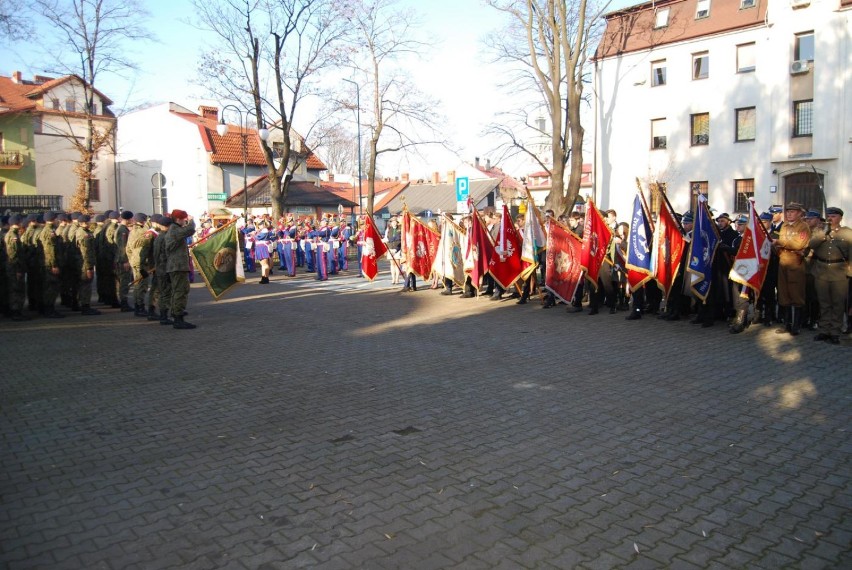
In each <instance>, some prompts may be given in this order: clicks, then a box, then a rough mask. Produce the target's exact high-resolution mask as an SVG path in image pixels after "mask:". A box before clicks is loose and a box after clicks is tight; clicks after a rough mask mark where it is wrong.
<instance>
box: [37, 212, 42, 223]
mask: <svg viewBox="0 0 852 570" xmlns="http://www.w3.org/2000/svg"><path fill="white" fill-rule="evenodd" d="M36 221H37V222H38V223H40V224H43V223H44V213H41V214H36Z"/></svg>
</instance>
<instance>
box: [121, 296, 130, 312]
mask: <svg viewBox="0 0 852 570" xmlns="http://www.w3.org/2000/svg"><path fill="white" fill-rule="evenodd" d="M119 308H120V309H121V312H122V313H129V312H130V311H132V310H133V307H131V306H130V303H128V302H127V299H126V298H125V299H122V300H121V304H120V305H119Z"/></svg>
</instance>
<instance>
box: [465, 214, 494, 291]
mask: <svg viewBox="0 0 852 570" xmlns="http://www.w3.org/2000/svg"><path fill="white" fill-rule="evenodd" d="M470 210H471V214H470V222H471V224H470V232H469V233H468V240H467V253H466V257H467V261H468V264H469V267H468V268H465V272H467V273H469V274H470V283H471V285H472V286H473V288H474V289H476V290H477V291H479V288H480V287H481V285H482V278H483V277H485V275H486V274H487V273H488V263H489V262H490V261H491V257H492V256H493V255H494V242H493V241H492V240H491V235H490V234H489V233H488V230H487V229H486V228H485V225H484V224H483V223H482V219H481V218H480V217H479V212H478V211H477V210H476V208H475V207H473V205H472V204H471V206H470Z"/></svg>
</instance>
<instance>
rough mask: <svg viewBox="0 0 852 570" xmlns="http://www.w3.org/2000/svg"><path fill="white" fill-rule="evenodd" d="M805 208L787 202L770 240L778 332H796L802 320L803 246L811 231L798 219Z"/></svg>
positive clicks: (806, 242) (803, 298)
mask: <svg viewBox="0 0 852 570" xmlns="http://www.w3.org/2000/svg"><path fill="white" fill-rule="evenodd" d="M804 214H805V208H804V207H803V206H802V205H801V204H799V203H796V202H790V203H789V204H787V208H786V209H785V210H784V223H783V224H781V228H780V229H779V230H778V239H776V240H775V241H774V242H773V245H774V246H775V250H776V251H777V252H778V304H779V305H781V307H782V310H783V311H784V312H785V313H786V317H785V320H784V323H785V325H786V326H785V327H784V328H782V329H777V330H776V331H775V332H777V333H779V334H783V333H790V334H791V335H793V336H795V335H798V334H799V330H800V327H801V323H802V308H803V307H804V306H805V248H807V247H808V242H809V241H810V238H811V230H810V228H808V225H807V224H806V223H805V222H804V221H803V220H802V216H803V215H804Z"/></svg>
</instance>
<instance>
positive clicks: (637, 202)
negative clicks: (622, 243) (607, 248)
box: [625, 192, 653, 289]
mask: <svg viewBox="0 0 852 570" xmlns="http://www.w3.org/2000/svg"><path fill="white" fill-rule="evenodd" d="M652 239H653V232H652V230H651V222H650V220H649V219H648V214H647V212H645V208H644V207H643V206H642V196H641V195H640V194H639V193H638V192H637V193H636V197H635V198H634V199H633V213H632V214H631V216H630V233H629V234H628V236H627V260H626V262H625V265H626V267H627V282H628V283H630V287H631V289H638V288H639V287H641V286H642V285H644V284H645V283H646V282H647V281H649V280H650V279H651V278H652V277H653V276H652V274H651V240H652Z"/></svg>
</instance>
